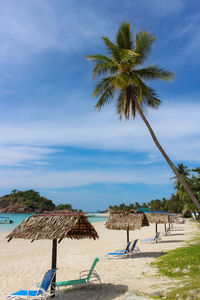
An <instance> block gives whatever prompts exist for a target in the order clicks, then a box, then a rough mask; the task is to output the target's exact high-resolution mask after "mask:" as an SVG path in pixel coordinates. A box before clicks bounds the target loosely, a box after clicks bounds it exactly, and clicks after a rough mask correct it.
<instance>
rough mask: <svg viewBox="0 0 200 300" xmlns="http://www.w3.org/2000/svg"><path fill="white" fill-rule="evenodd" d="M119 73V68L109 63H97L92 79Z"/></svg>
mask: <svg viewBox="0 0 200 300" xmlns="http://www.w3.org/2000/svg"><path fill="white" fill-rule="evenodd" d="M117 72H118V66H116V65H115V64H114V63H113V64H107V63H105V64H104V63H96V64H95V65H94V68H93V72H92V79H94V78H95V77H100V76H102V75H115V74H116V73H117Z"/></svg>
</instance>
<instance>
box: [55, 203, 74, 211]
mask: <svg viewBox="0 0 200 300" xmlns="http://www.w3.org/2000/svg"><path fill="white" fill-rule="evenodd" d="M56 210H70V211H71V210H72V206H71V204H59V205H57V207H56Z"/></svg>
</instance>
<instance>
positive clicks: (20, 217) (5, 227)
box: [0, 213, 107, 232]
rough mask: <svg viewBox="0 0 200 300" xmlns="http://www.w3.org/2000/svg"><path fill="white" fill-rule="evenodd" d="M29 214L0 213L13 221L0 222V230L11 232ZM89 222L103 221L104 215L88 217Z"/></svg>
mask: <svg viewBox="0 0 200 300" xmlns="http://www.w3.org/2000/svg"><path fill="white" fill-rule="evenodd" d="M29 216H31V214H7V213H5V214H4V213H0V217H9V218H10V219H11V220H12V221H14V223H12V224H0V232H11V231H12V230H13V229H14V228H15V227H16V226H17V225H18V224H19V223H21V222H22V221H23V220H24V219H26V218H28V217H29ZM88 220H89V222H90V223H96V222H105V221H106V220H107V218H106V217H94V216H92V217H88Z"/></svg>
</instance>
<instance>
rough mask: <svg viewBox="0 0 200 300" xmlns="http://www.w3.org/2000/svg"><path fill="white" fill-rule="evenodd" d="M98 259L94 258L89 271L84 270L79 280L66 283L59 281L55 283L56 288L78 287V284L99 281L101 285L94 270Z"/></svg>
mask: <svg viewBox="0 0 200 300" xmlns="http://www.w3.org/2000/svg"><path fill="white" fill-rule="evenodd" d="M98 261H99V258H98V257H96V258H95V260H94V262H93V264H92V266H91V269H90V270H84V271H82V272H81V273H80V276H79V279H75V280H68V281H59V282H56V287H57V288H59V287H61V286H70V285H78V284H81V285H82V284H88V283H90V282H94V281H99V282H100V283H101V279H100V276H99V275H98V274H97V272H96V271H95V270H94V268H95V266H96V264H97V262H98Z"/></svg>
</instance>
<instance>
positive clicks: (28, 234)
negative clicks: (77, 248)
mask: <svg viewBox="0 0 200 300" xmlns="http://www.w3.org/2000/svg"><path fill="white" fill-rule="evenodd" d="M98 237H99V236H98V233H97V232H96V230H95V228H94V227H93V226H92V224H90V222H89V221H88V219H87V217H86V216H85V215H84V214H80V213H70V214H69V213H67V214H64V213H63V214H61V213H56V214H46V215H33V216H31V217H29V218H28V219H26V220H24V221H22V222H21V223H20V224H19V225H18V226H17V227H16V228H15V229H14V230H13V231H12V232H11V233H10V234H9V235H8V236H7V237H6V238H7V239H8V242H9V241H10V240H12V239H16V238H20V239H22V238H23V239H29V240H31V241H34V240H40V239H48V240H53V243H52V264H51V268H52V269H54V268H56V261H57V240H58V242H61V241H62V239H64V238H71V239H77V240H79V239H85V238H90V239H92V238H93V239H94V240H95V239H96V238H98ZM55 282H56V276H54V279H53V281H52V284H51V291H54V290H55Z"/></svg>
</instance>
